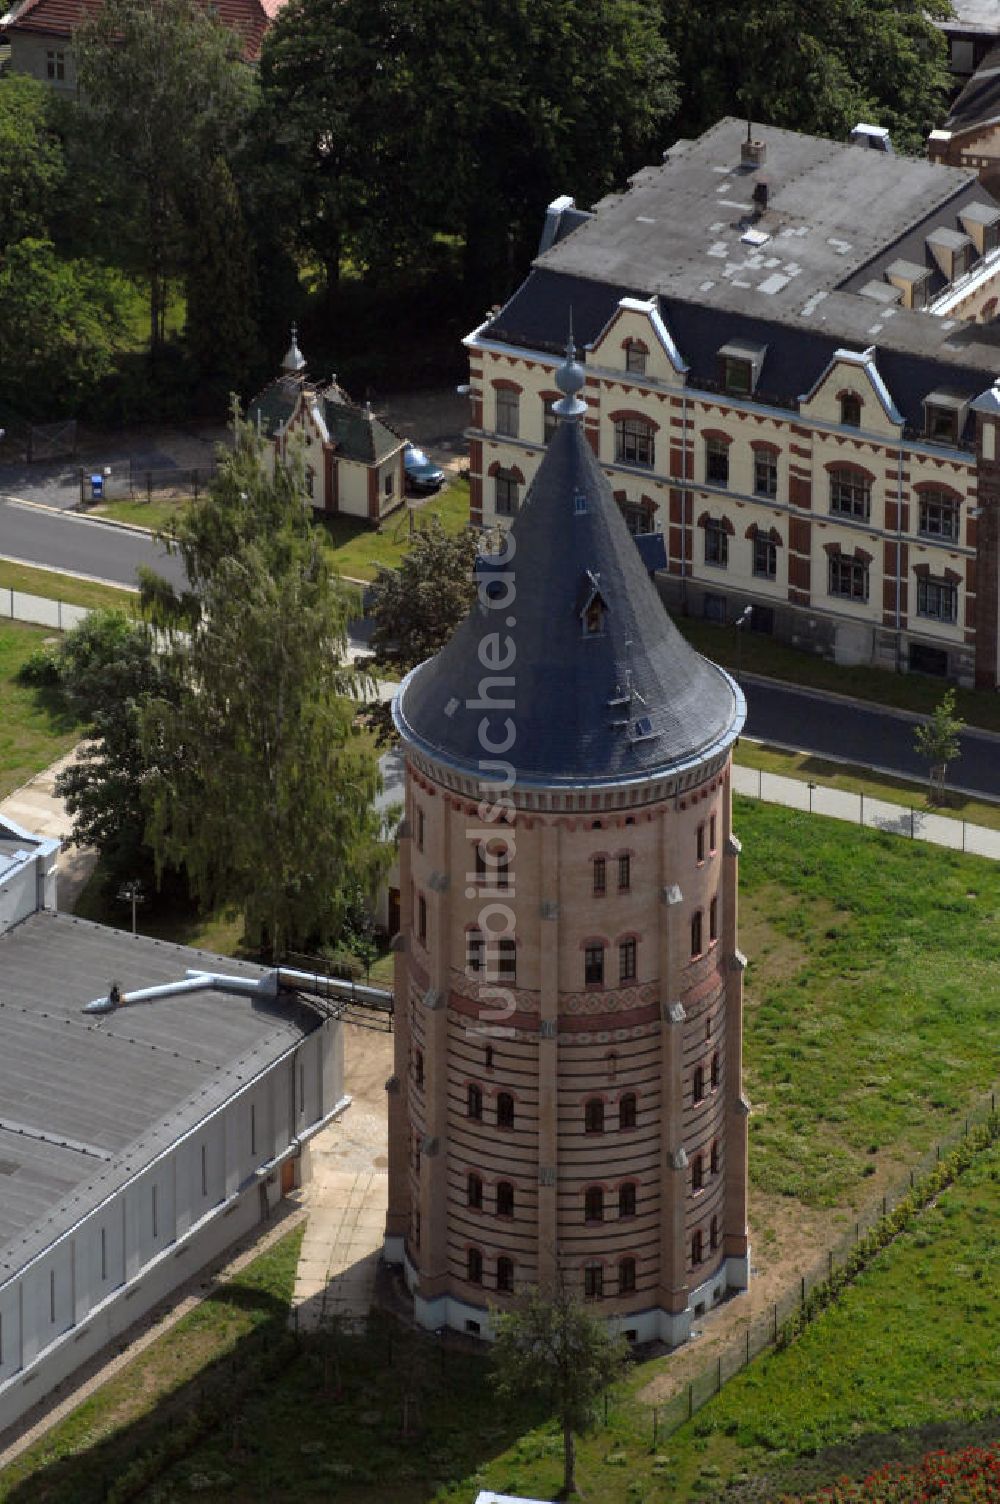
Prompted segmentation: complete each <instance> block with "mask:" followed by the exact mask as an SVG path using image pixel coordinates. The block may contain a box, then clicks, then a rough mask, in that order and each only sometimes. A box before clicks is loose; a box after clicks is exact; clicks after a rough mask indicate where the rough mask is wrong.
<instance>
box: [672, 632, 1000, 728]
mask: <svg viewBox="0 0 1000 1504" xmlns="http://www.w3.org/2000/svg"><path fill="white" fill-rule="evenodd" d="M673 620H674V624H675V625H676V626H677V628H678V630H679V631H680V632H682V633H683V634H684V636H685V637H686V638H687V640H688V641H689V642H690V643H691V645H692V646H693V647H695V648H697V650H698V652H699V653H704V654H705V656H706V657H707V658H711V659H713V660H714V661H715V662H716V663H721V664H722V665H723V666H724V667H725V668H730V669H735V668H737V667H738V666H739V653H740V647H739V638H738V635H737V632H736V628H735V627H734V626H728V627H723V626H718V625H716V624H715V623H714V622H707V621H703V620H701V618H698V617H693V616H679V615H676V616H674V617H673ZM742 636H743V645H742V653H743V661H742V668H743V672H744V673H747V674H764V675H766V676H767V677H768V678H771V679H787V680H789V681H790V682H791V683H794V684H804V685H806V686H808V687H810V688H813V689H823V690H828V691H829V692H830V693H832V694H839V695H853V696H854V698H855V699H858V700H874V701H877V702H878V703H879V704H882V705H895V706H897V707H898V708H899V709H900V710H911V711H913V712H914V713H915V714H917V715H929V714H930V713H931V711H932V710H933V709H934V707H935V705H937V704H938V703H939V702H940V700H941V697H942V695H943V694H944V693H945V691H946V690H947V689H948V688H949V686H948V683H947V681H946V680H944V679H933V678H928V677H927V676H926V675H925V674H893V673H887V672H886V670H885V669H880V668H868V667H866V666H864V665H862V664H859V665H857V666H855V667H852V668H844V667H842V666H841V665H840V664H837V663H829V662H828V661H827V660H826V659H825V658H819V657H816V656H815V655H814V654H812V653H804V652H801V651H800V650H799V649H798V648H793V647H790V646H789V645H788V644H786V643H783V642H777V641H776V640H775V639H774V638H773V637H768V636H766V635H765V634H764V633H762V632H744V633H743V634H742ZM955 708H956V713H957V714H958V715H960V716H961V717H962V719H963V720H966V721H968V722H969V724H970V725H972V726H984V727H986V729H987V730H989V731H1000V695H997V694H995V693H992V692H990V691H987V690H972V689H959V690H957V692H956V706H955Z"/></svg>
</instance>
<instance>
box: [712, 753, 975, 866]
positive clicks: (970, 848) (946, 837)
mask: <svg viewBox="0 0 1000 1504" xmlns="http://www.w3.org/2000/svg"><path fill="white" fill-rule="evenodd" d="M733 790H734V792H735V793H737V794H744V795H746V796H747V797H749V798H751V799H761V800H763V801H764V802H765V803H768V804H783V805H784V806H785V808H786V809H798V810H802V811H804V812H805V813H808V814H811V815H828V816H829V817H830V818H831V819H833V820H847V821H850V823H851V824H853V825H863V826H865V827H866V828H867V829H869V830H884V831H886V832H887V833H888V834H889V835H894V836H904V837H905V838H906V839H907V840H913V841H930V842H931V843H932V844H933V845H935V846H947V847H949V848H950V849H951V850H952V851H967V852H969V853H970V854H971V855H972V856H985V857H989V858H991V859H992V860H993V861H1000V830H990V829H989V828H988V827H986V826H983V825H973V824H972V823H971V822H970V821H968V820H958V819H953V818H952V817H951V816H950V815H938V814H935V813H934V812H933V811H932V810H927V809H916V808H915V807H914V806H913V805H909V804H892V803H890V802H889V801H888V800H886V799H875V798H873V797H872V795H871V794H864V793H859V794H854V793H851V792H850V791H849V790H847V789H833V788H829V787H828V786H827V785H826V784H822V783H815V782H813V781H812V780H810V781H809V782H804V781H803V780H802V779H799V778H788V777H786V776H785V775H784V774H782V773H767V772H764V771H763V770H762V769H761V768H744V767H740V766H739V765H734V767H733Z"/></svg>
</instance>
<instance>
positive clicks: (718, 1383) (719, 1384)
mask: <svg viewBox="0 0 1000 1504" xmlns="http://www.w3.org/2000/svg"><path fill="white" fill-rule="evenodd" d="M721 1389H722V1359H721V1357H720V1359H719V1366H718V1368H717V1370H716V1374H715V1392H716V1394H718V1393H719V1391H720V1390H721Z"/></svg>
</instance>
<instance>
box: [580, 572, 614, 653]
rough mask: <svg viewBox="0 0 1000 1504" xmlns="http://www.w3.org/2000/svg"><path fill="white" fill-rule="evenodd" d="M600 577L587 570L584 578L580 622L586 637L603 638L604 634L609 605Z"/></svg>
mask: <svg viewBox="0 0 1000 1504" xmlns="http://www.w3.org/2000/svg"><path fill="white" fill-rule="evenodd" d="M600 579H601V577H600V575H597V574H594V573H593V572H592V571H591V570H589V569H588V570H587V573H586V575H585V576H584V582H583V590H582V592H581V594H582V601H581V605H580V622H581V624H582V627H583V635H584V637H601V636H603V633H604V626H605V620H606V618H607V614H608V604H607V601H606V600H605V599H604V596H603V595H602V594H601V583H600Z"/></svg>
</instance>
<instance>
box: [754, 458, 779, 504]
mask: <svg viewBox="0 0 1000 1504" xmlns="http://www.w3.org/2000/svg"><path fill="white" fill-rule="evenodd" d="M753 491H754V495H755V496H767V497H769V498H772V499H773V498H774V497H775V496H777V494H778V456H777V455H776V454H772V453H771V452H770V450H769V449H755V450H754V456H753Z"/></svg>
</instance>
